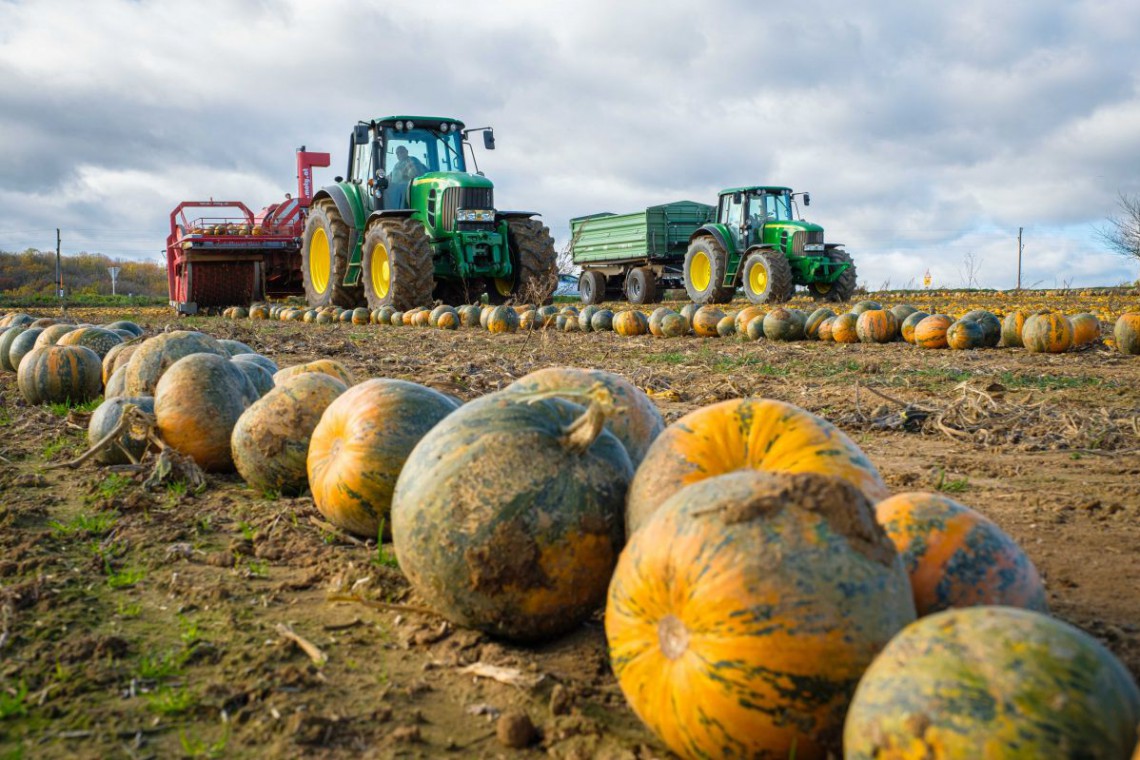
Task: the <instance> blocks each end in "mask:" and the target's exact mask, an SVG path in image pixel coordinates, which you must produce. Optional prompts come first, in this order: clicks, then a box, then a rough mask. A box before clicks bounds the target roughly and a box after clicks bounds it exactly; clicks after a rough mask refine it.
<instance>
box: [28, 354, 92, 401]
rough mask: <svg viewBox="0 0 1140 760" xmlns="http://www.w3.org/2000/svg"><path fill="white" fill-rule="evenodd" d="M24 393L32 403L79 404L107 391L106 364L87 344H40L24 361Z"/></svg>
mask: <svg viewBox="0 0 1140 760" xmlns="http://www.w3.org/2000/svg"><path fill="white" fill-rule="evenodd" d="M16 383H17V385H18V386H19V388H20V393H21V394H22V395H23V397H24V400H25V401H27V402H28V403H29V404H44V403H56V404H58V403H63V402H68V403H71V404H79V403H82V402H84V401H90V400H92V399H95V398H98V397H99V394H100V393H102V391H103V365H102V363H101V362H100V361H99V355H98V354H96V353H95V352H94V351H92V350H91V349H90V348H87V347H86V346H54V345H48V346H40V347H38V348H33V349H32V350H31V351H30V352H28V354H27V355H26V356H24V358H23V360H22V361H21V362H20V369H19V371H18V372H17V374H16Z"/></svg>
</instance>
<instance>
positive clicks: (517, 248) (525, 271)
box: [487, 219, 558, 306]
mask: <svg viewBox="0 0 1140 760" xmlns="http://www.w3.org/2000/svg"><path fill="white" fill-rule="evenodd" d="M508 225H509V226H508V229H507V248H508V250H509V252H510V260H511V276H510V277H504V278H492V279H490V280H489V281H488V282H487V299H488V300H489V301H490V302H491V303H493V304H499V303H506V302H507V301H510V300H514V301H515V303H533V304H538V305H539V306H542V305H544V304H549V303H553V302H554V288H555V287H556V286H557V285H558V270H557V266H556V258H557V254H556V253H555V251H554V238H552V237H551V236H550V230H549V229H547V228H546V225H544V224H543V223H542V222H540V221H538V220H537V219H512V220H511V221H510V222H509V223H508Z"/></svg>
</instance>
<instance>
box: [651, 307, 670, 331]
mask: <svg viewBox="0 0 1140 760" xmlns="http://www.w3.org/2000/svg"><path fill="white" fill-rule="evenodd" d="M676 313H677V312H675V311H673V310H672V309H670V308H669V307H668V306H658V307H657V308H656V309H654V310H653V313H652V314H650V315H649V334H650V335H652V336H654V337H655V338H664V337H665V334H664V333H663V332H661V320H663V319H665V317H667V316H668V315H670V314H676Z"/></svg>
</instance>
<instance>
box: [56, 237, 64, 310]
mask: <svg viewBox="0 0 1140 760" xmlns="http://www.w3.org/2000/svg"><path fill="white" fill-rule="evenodd" d="M60 240H61V239H60V236H59V227H56V228H55V296H56V298H58V299H59V308H60V309H63V308H64V305H63V263H62V261H61V260H60V256H59V246H60Z"/></svg>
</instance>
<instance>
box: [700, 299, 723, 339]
mask: <svg viewBox="0 0 1140 760" xmlns="http://www.w3.org/2000/svg"><path fill="white" fill-rule="evenodd" d="M722 319H724V312H723V311H721V310H720V309H718V308H716V307H715V306H702V307H701V308H699V309H697V310H696V312H695V313H694V314H693V332H694V333H696V334H697V335H699V336H701V337H702V338H715V337H717V331H716V326H717V325H718V324H720V321H721V320H722Z"/></svg>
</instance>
